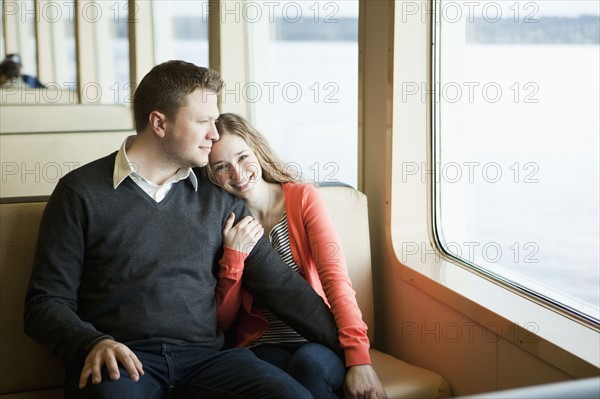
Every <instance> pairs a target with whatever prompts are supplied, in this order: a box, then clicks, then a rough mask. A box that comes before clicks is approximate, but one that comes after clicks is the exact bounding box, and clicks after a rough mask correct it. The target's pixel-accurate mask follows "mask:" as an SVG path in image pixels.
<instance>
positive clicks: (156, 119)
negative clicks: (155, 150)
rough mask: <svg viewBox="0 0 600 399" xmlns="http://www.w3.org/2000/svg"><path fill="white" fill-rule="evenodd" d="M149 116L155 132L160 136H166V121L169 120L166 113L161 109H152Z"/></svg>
mask: <svg viewBox="0 0 600 399" xmlns="http://www.w3.org/2000/svg"><path fill="white" fill-rule="evenodd" d="M148 118H149V120H150V126H151V127H152V131H154V134H156V135H157V136H158V137H160V138H163V137H165V121H166V120H167V117H166V116H165V114H163V113H162V112H159V111H152V112H150V115H149V116H148Z"/></svg>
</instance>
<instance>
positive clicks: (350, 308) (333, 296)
mask: <svg viewBox="0 0 600 399" xmlns="http://www.w3.org/2000/svg"><path fill="white" fill-rule="evenodd" d="M304 187H305V189H304V196H303V201H302V202H303V207H302V212H303V214H302V217H303V221H304V225H305V229H306V232H307V234H308V239H309V242H310V248H311V249H312V255H313V259H314V261H315V265H316V268H317V272H318V274H319V279H320V280H321V284H322V286H323V291H324V292H325V296H326V297H327V301H328V302H329V304H330V306H331V311H332V313H333V316H334V318H335V321H336V324H337V327H338V331H339V340H340V344H341V347H342V349H343V350H344V353H345V355H346V366H348V367H350V366H355V365H359V364H371V358H370V356H369V346H370V344H369V338H368V337H367V325H366V324H365V323H364V321H363V320H362V314H361V312H360V309H359V307H358V304H357V303H356V293H355V291H354V289H353V288H352V283H351V282H350V277H349V276H348V268H347V263H346V258H345V256H344V251H343V248H342V244H341V242H340V239H339V236H338V234H337V231H336V230H335V227H334V226H333V222H332V221H331V218H330V216H329V213H328V211H327V207H326V205H325V202H324V201H323V199H322V198H321V196H320V195H319V193H318V191H317V189H316V188H315V187H314V186H312V185H310V184H307V185H305V186H304Z"/></svg>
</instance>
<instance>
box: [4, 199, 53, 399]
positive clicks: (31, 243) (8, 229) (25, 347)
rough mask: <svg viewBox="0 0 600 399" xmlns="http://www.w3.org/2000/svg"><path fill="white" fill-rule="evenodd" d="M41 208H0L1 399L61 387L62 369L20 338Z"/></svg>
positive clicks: (19, 205)
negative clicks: (10, 395) (21, 393)
mask: <svg viewBox="0 0 600 399" xmlns="http://www.w3.org/2000/svg"><path fill="white" fill-rule="evenodd" d="M45 206H46V202H45V199H44V201H41V202H21V203H2V204H0V244H1V249H2V252H1V260H0V354H1V355H0V395H2V394H7V393H11V392H27V391H33V390H39V389H47V388H53V387H61V386H62V385H63V380H64V367H63V365H62V363H61V362H60V361H59V360H58V359H57V358H55V357H53V356H52V355H51V354H50V353H48V351H47V350H45V349H44V348H42V347H41V346H40V345H38V344H37V343H36V342H34V341H33V340H32V339H31V338H29V337H28V336H26V335H25V333H24V332H23V308H24V299H25V292H26V290H27V285H28V283H29V276H30V275H31V266H32V264H33V256H34V254H35V245H36V242H37V234H38V229H39V225H40V219H41V217H42V213H43V211H44V207H45Z"/></svg>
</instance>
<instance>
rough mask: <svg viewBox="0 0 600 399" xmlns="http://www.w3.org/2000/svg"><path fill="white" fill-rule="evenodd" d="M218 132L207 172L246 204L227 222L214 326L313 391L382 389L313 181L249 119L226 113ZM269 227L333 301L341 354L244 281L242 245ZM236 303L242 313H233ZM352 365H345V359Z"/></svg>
mask: <svg viewBox="0 0 600 399" xmlns="http://www.w3.org/2000/svg"><path fill="white" fill-rule="evenodd" d="M216 126H217V129H218V131H219V135H220V139H219V140H218V141H216V142H215V143H214V144H213V148H212V151H211V153H210V156H209V159H210V160H209V168H207V171H206V172H207V173H208V175H209V178H210V179H211V180H212V181H213V182H214V183H215V184H217V185H219V186H220V187H222V188H223V189H225V190H226V191H228V192H230V193H231V194H233V195H235V196H237V197H240V198H242V199H243V200H244V202H245V203H246V206H247V207H248V209H249V210H250V212H251V213H252V217H250V216H247V217H245V218H244V219H242V220H241V221H240V222H239V223H237V224H236V225H235V226H234V225H233V222H234V217H235V215H233V214H231V215H230V216H229V219H228V220H227V223H226V225H225V228H224V229H223V242H224V244H225V246H226V247H225V256H224V257H223V258H222V259H221V261H220V262H219V263H220V265H221V269H220V272H219V281H218V283H217V290H216V298H217V320H218V322H219V327H221V328H222V329H228V328H229V327H230V326H232V324H234V325H235V330H236V335H237V336H236V344H237V346H247V347H250V348H251V350H252V351H253V352H254V353H256V355H257V356H258V357H259V358H261V359H263V360H266V361H268V362H270V363H273V364H275V365H277V366H278V367H280V368H281V369H283V370H285V371H286V372H288V373H289V374H290V375H292V376H293V377H294V378H296V379H297V380H298V381H300V382H301V383H302V384H303V385H304V386H305V387H306V388H308V390H309V391H311V393H312V394H313V396H314V397H315V398H335V397H338V395H339V396H341V395H342V394H343V392H342V387H343V388H344V390H345V392H346V395H347V396H348V397H350V398H363V397H365V398H375V397H377V398H385V397H386V393H385V391H384V389H383V387H382V385H381V382H380V381H379V378H378V377H377V375H376V374H375V371H374V370H373V368H372V366H371V359H370V356H369V346H370V344H369V338H368V337H367V326H366V324H365V323H364V322H363V320H362V315H361V312H360V310H359V308H358V305H357V303H356V298H355V292H354V290H353V289H352V286H351V282H350V278H349V277H348V272H347V267H346V260H345V258H344V253H343V250H342V248H341V243H340V240H339V238H338V235H337V232H336V231H335V228H334V226H333V224H332V222H331V220H330V218H329V214H328V212H327V209H326V206H325V203H324V201H323V200H322V199H321V197H320V196H319V193H318V192H317V190H316V188H315V187H314V186H313V185H311V184H302V183H300V182H299V181H298V179H296V178H295V177H294V176H291V175H290V174H289V173H288V172H287V171H286V170H285V168H284V167H283V166H284V165H283V164H282V163H281V161H280V160H279V159H278V157H277V156H276V155H275V153H274V152H273V150H272V149H271V148H270V146H269V144H268V143H267V140H266V139H265V138H264V137H263V136H262V135H261V134H260V133H259V132H258V131H257V130H256V129H254V128H253V127H252V126H251V125H250V124H249V123H248V122H247V121H246V120H244V119H243V118H242V117H240V116H238V115H235V114H222V115H221V116H220V117H219V119H218V120H217V122H216ZM265 232H266V235H267V237H269V241H270V242H271V245H272V246H273V247H274V248H275V249H276V250H277V251H278V252H279V255H280V256H281V258H282V259H283V260H284V261H285V262H286V263H287V264H288V266H289V267H290V268H292V269H293V270H294V271H295V272H296V273H299V274H300V275H302V276H303V277H304V278H306V280H308V282H309V283H310V285H311V286H312V287H313V289H314V290H315V291H316V292H317V293H318V294H319V295H320V296H321V297H322V298H323V299H324V300H325V301H326V302H327V303H328V304H329V305H330V307H331V310H332V313H333V315H334V317H335V320H336V323H337V327H338V332H339V340H340V343H341V347H342V349H343V350H344V353H345V358H346V360H345V362H346V364H345V365H344V364H343V362H342V361H341V360H340V358H339V357H338V356H336V354H335V353H333V352H332V351H331V350H330V349H328V348H326V347H325V346H323V345H320V344H318V343H314V342H309V341H307V340H306V339H305V338H304V337H302V336H301V335H300V334H298V333H297V332H296V331H294V329H292V328H291V327H289V326H288V325H286V324H285V323H284V322H283V321H281V320H280V319H279V318H277V316H275V315H274V314H272V312H270V311H269V310H268V309H267V308H266V307H265V306H264V305H268V304H265V303H260V304H259V303H258V302H259V301H258V300H256V301H255V300H254V298H253V297H252V296H251V295H250V294H249V293H248V292H246V291H245V290H244V289H243V288H242V275H243V271H244V262H243V260H244V258H245V256H246V255H245V254H246V253H249V252H250V251H251V250H252V245H253V243H254V242H256V241H257V240H258V239H259V238H260V237H261V236H262V234H263V233H265ZM240 306H241V308H242V309H241V312H238V310H239V308H240ZM345 367H348V372H347V373H346V368H345Z"/></svg>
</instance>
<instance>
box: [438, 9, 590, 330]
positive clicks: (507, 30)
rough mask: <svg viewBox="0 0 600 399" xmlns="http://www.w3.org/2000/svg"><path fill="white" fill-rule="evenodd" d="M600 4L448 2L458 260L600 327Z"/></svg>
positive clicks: (443, 17)
mask: <svg viewBox="0 0 600 399" xmlns="http://www.w3.org/2000/svg"><path fill="white" fill-rule="evenodd" d="M599 14H600V13H599V3H598V2H595V1H593V2H592V1H536V2H526V1H522V2H492V1H484V2H445V1H441V2H437V8H436V18H437V24H436V28H437V29H436V48H437V52H436V62H435V71H436V73H435V84H436V86H435V104H434V108H435V117H436V120H435V140H436V165H435V168H436V170H435V178H436V190H437V198H436V200H437V204H436V206H437V210H438V214H437V224H438V233H439V236H440V237H441V238H442V244H443V246H444V247H445V248H446V250H447V251H448V252H449V253H451V254H454V255H455V256H457V257H460V258H462V259H463V260H464V261H466V262H468V263H470V264H472V265H474V266H475V267H478V268H481V269H482V270H485V271H486V272H489V273H492V274H494V275H496V276H497V277H499V278H501V279H505V280H506V281H507V282H509V283H510V284H516V285H519V286H521V287H524V288H526V289H527V290H529V291H531V292H533V293H535V294H537V295H540V296H543V297H545V298H547V299H549V300H551V301H553V302H557V303H560V304H562V305H563V306H566V307H568V308H571V309H572V310H573V311H575V312H578V313H580V314H582V315H584V316H585V317H588V318H592V319H596V320H598V319H600V315H599V301H600V298H599V295H600V288H599V284H600V276H599V205H598V204H599V194H598V193H599V180H600V179H599V156H598V153H599V151H598V148H599V142H598V136H599V131H600V126H599V111H598V110H599V109H600V104H599V97H600V90H599V87H600V85H599V79H598V75H599V74H598V71H599V70H600V64H599V56H600V46H599V40H600V39H599V32H600V31H599Z"/></svg>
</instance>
